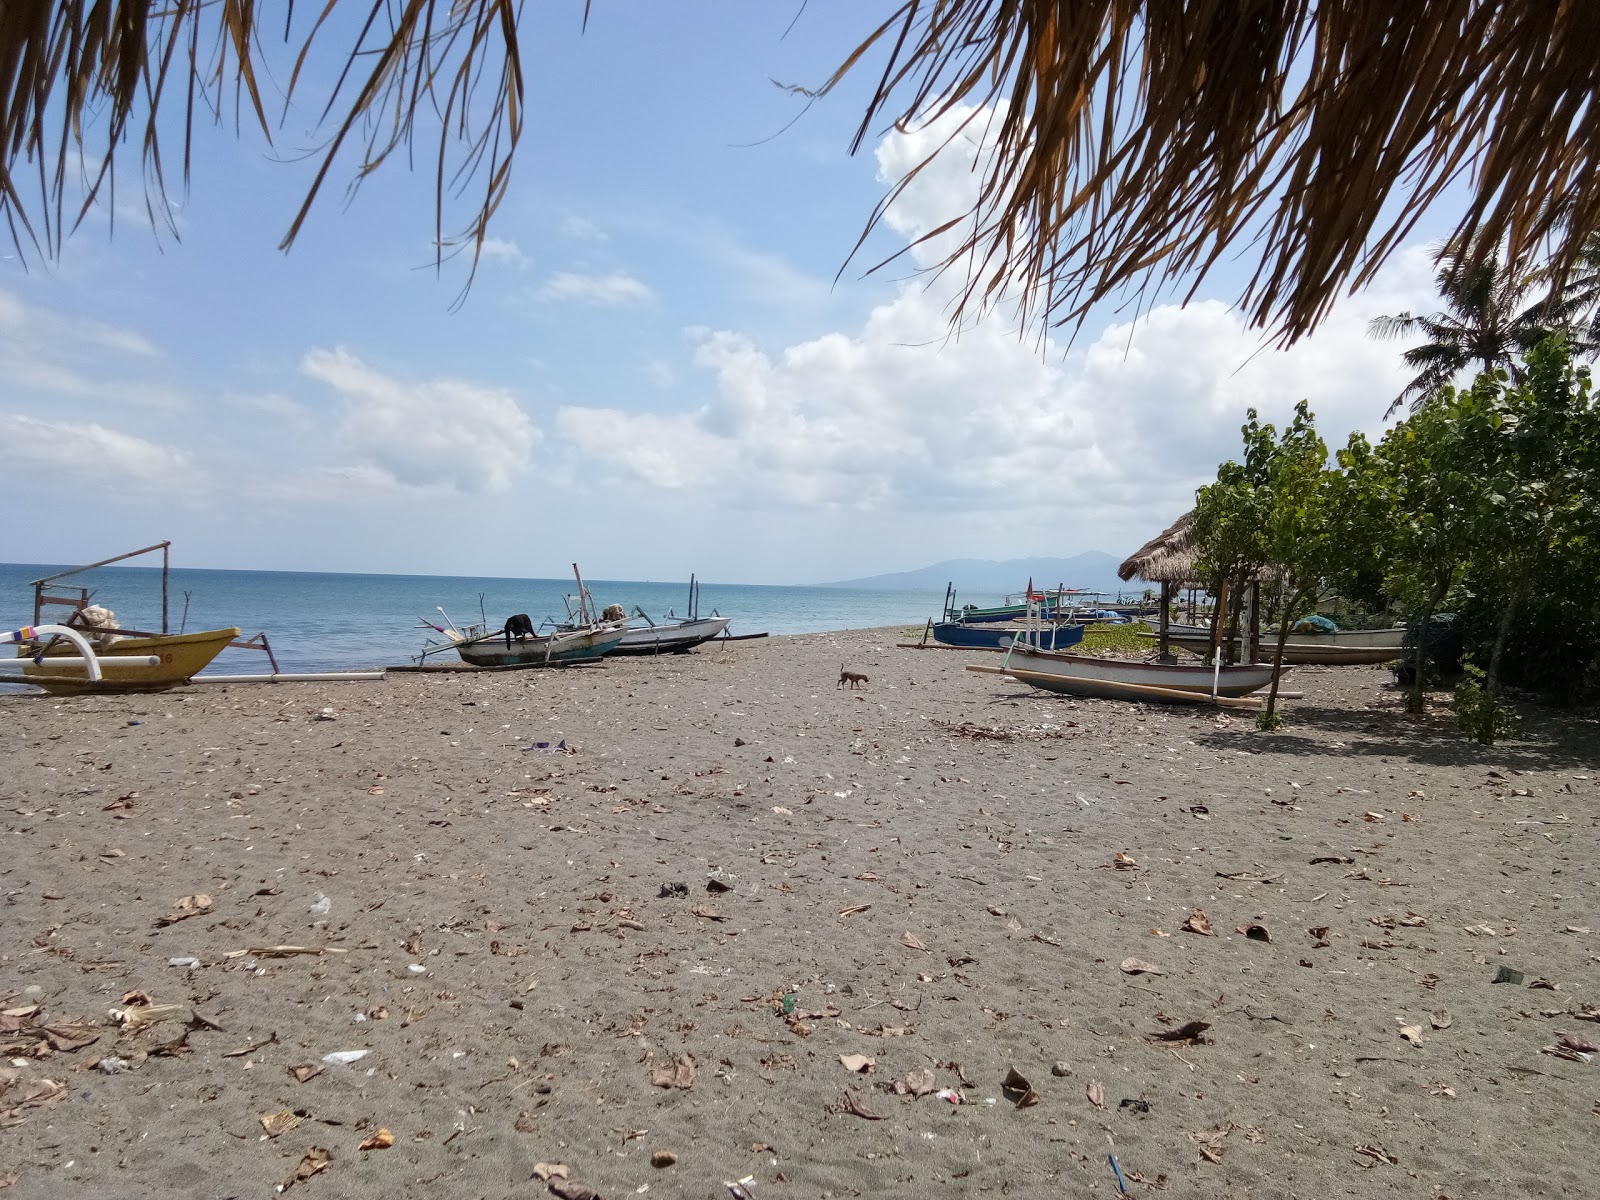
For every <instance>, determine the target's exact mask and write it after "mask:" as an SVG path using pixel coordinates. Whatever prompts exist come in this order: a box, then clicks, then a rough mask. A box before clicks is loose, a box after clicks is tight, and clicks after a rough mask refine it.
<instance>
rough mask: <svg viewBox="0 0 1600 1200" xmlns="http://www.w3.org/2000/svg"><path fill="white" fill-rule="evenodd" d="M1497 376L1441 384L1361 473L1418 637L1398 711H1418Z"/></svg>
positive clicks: (1468, 533)
mask: <svg viewBox="0 0 1600 1200" xmlns="http://www.w3.org/2000/svg"><path fill="white" fill-rule="evenodd" d="M1502 379H1503V377H1502V376H1500V375H1499V374H1497V373H1493V372H1489V373H1485V374H1483V375H1480V376H1479V377H1478V382H1477V383H1476V384H1475V385H1474V386H1473V387H1472V388H1471V389H1469V390H1466V391H1458V390H1456V389H1454V388H1451V387H1449V386H1448V385H1447V386H1445V387H1444V388H1443V389H1442V390H1441V391H1440V392H1438V393H1437V394H1436V395H1435V397H1434V399H1433V402H1432V403H1429V404H1427V405H1424V406H1423V407H1421V408H1419V409H1418V410H1417V411H1416V412H1414V413H1413V414H1412V415H1411V416H1410V417H1408V418H1407V419H1406V420H1404V421H1402V422H1401V423H1400V424H1398V425H1396V426H1395V427H1394V428H1393V429H1391V430H1390V431H1389V432H1388V434H1386V435H1385V436H1384V439H1383V441H1382V442H1381V443H1380V444H1379V445H1378V447H1377V448H1376V449H1375V450H1374V452H1373V455H1372V460H1371V462H1370V463H1368V464H1366V465H1365V466H1364V468H1363V470H1362V477H1363V479H1364V483H1363V490H1364V492H1365V494H1366V497H1367V502H1368V504H1369V505H1370V508H1371V511H1372V512H1373V513H1374V514H1375V515H1376V516H1377V518H1378V527H1377V528H1376V529H1374V531H1373V533H1374V540H1375V542H1376V543H1377V544H1379V545H1381V546H1382V555H1383V559H1384V563H1385V572H1384V578H1385V583H1386V586H1387V587H1388V589H1389V591H1390V592H1391V593H1392V594H1393V595H1394V596H1395V597H1396V598H1397V599H1398V600H1399V601H1400V603H1401V606H1402V610H1403V611H1404V612H1405V614H1406V616H1407V617H1408V619H1409V621H1410V623H1411V625H1412V627H1413V628H1414V629H1416V630H1417V636H1416V640H1415V646H1414V653H1415V663H1414V669H1413V673H1412V680H1411V686H1410V688H1409V690H1408V694H1407V698H1406V707H1407V709H1408V710H1410V711H1412V712H1421V711H1422V707H1423V693H1424V686H1425V683H1424V680H1425V668H1426V662H1427V643H1428V638H1429V636H1430V630H1431V629H1432V622H1433V616H1434V614H1435V613H1436V612H1438V611H1440V606H1441V605H1442V604H1443V603H1444V601H1445V597H1446V596H1447V595H1449V593H1450V589H1451V588H1452V587H1453V586H1455V584H1456V583H1457V582H1458V581H1459V580H1460V578H1461V574H1462V572H1463V571H1464V570H1465V568H1466V566H1467V565H1468V563H1469V562H1470V560H1471V558H1472V554H1473V548H1474V540H1475V538H1477V537H1478V532H1477V531H1478V529H1479V526H1480V524H1481V513H1482V509H1483V506H1484V503H1485V499H1484V497H1485V494H1484V489H1483V487H1482V481H1483V476H1484V472H1485V470H1486V467H1487V464H1488V463H1489V462H1490V461H1492V459H1493V454H1492V450H1491V447H1492V445H1493V434H1494V430H1495V428H1496V427H1497V422H1496V419H1495V417H1494V416H1493V409H1494V397H1495V396H1496V395H1497V394H1498V392H1499V390H1500V388H1501V386H1502Z"/></svg>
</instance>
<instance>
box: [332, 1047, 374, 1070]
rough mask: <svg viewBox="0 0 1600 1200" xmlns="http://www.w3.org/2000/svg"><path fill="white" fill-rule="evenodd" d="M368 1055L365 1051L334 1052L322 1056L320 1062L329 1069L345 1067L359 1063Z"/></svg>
mask: <svg viewBox="0 0 1600 1200" xmlns="http://www.w3.org/2000/svg"><path fill="white" fill-rule="evenodd" d="M369 1053H370V1051H367V1050H335V1051H334V1052H333V1053H332V1054H324V1055H323V1056H322V1061H323V1062H325V1063H327V1064H328V1065H329V1066H330V1067H347V1066H349V1065H350V1064H351V1063H353V1062H360V1061H361V1060H362V1059H363V1058H365V1057H366V1056H367V1055H368V1054H369Z"/></svg>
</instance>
